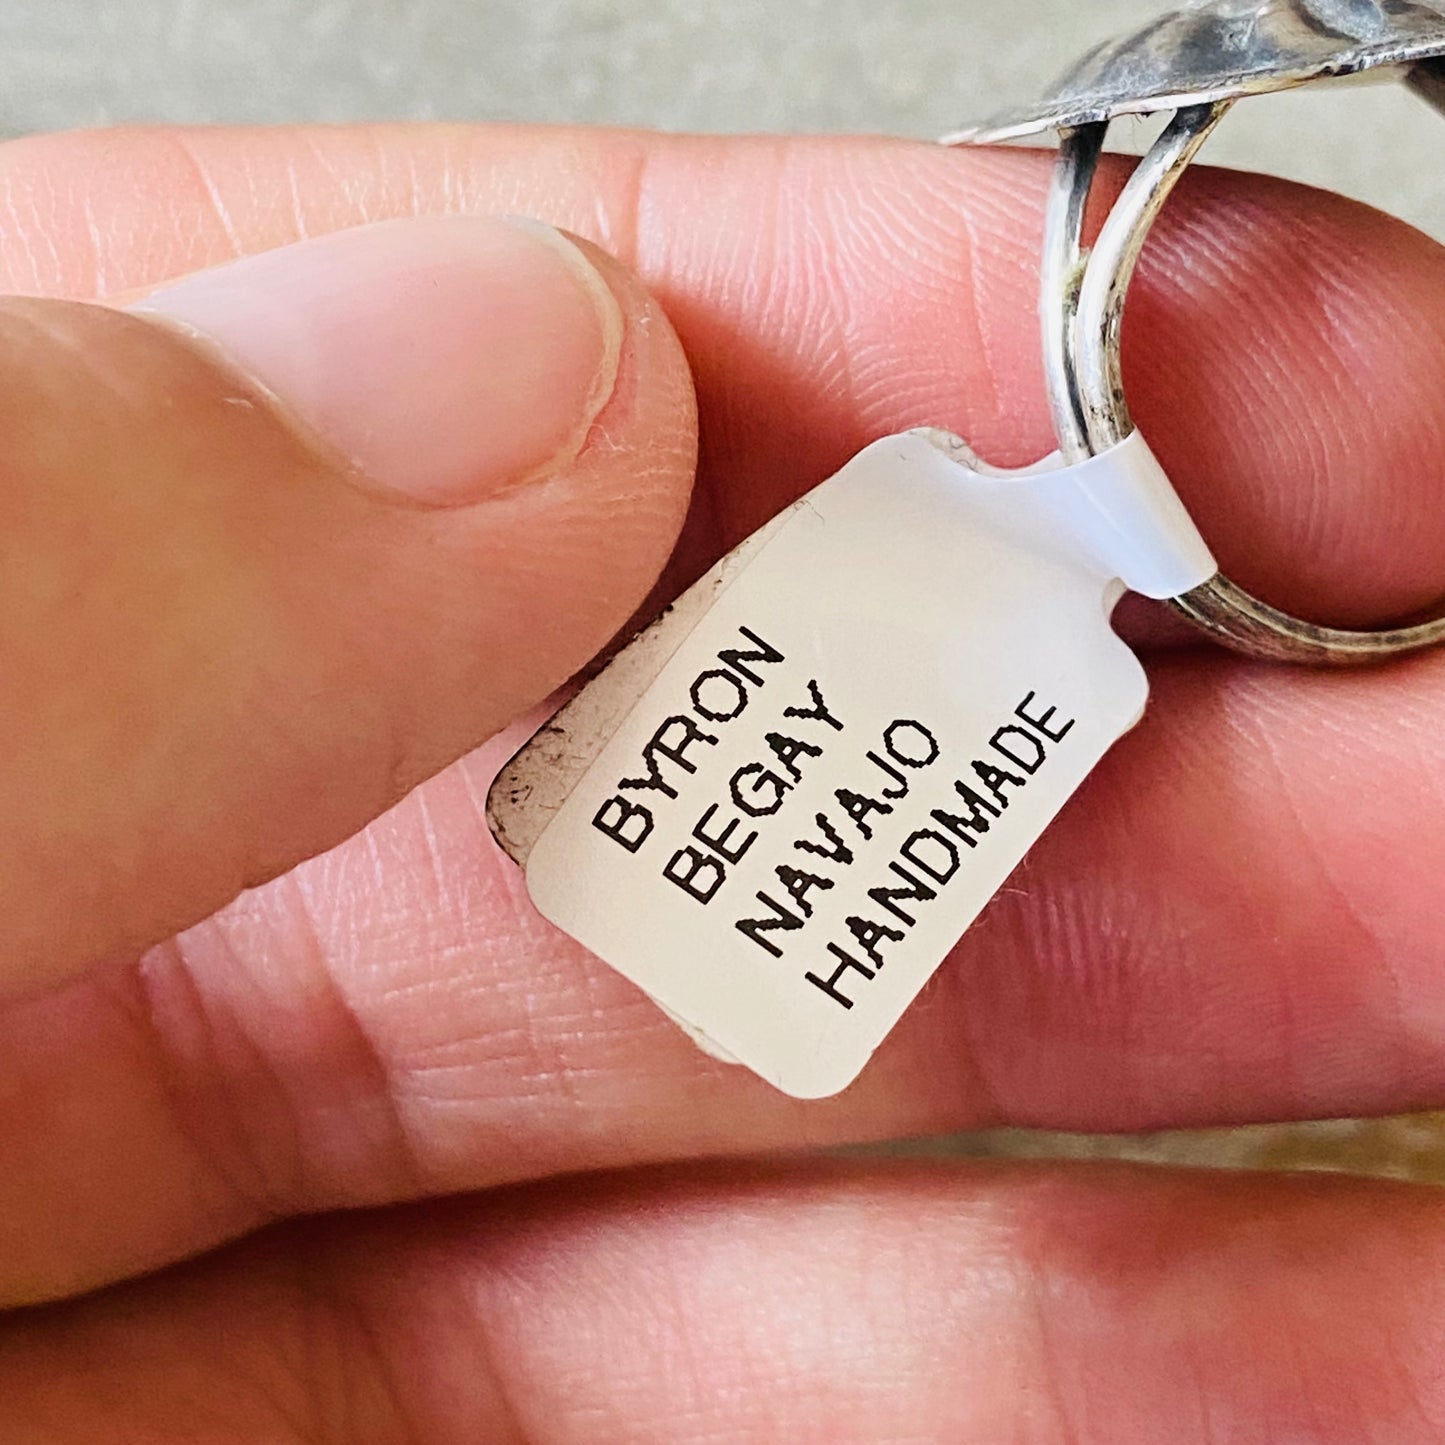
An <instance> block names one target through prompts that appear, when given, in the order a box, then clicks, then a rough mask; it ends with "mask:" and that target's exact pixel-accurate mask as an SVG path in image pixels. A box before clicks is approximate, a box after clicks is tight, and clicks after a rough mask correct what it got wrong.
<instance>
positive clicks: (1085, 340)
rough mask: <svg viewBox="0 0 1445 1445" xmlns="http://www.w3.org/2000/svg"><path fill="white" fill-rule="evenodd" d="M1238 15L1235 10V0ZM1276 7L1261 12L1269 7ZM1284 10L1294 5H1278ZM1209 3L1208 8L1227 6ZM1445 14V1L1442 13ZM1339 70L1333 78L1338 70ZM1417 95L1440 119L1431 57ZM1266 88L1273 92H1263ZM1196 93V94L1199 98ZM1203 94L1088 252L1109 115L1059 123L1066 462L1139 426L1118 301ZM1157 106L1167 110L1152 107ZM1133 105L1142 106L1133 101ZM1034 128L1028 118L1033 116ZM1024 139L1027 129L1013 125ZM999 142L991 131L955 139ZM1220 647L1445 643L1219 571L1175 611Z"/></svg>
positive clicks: (1193, 133)
mask: <svg viewBox="0 0 1445 1445" xmlns="http://www.w3.org/2000/svg"><path fill="white" fill-rule="evenodd" d="M1233 3H1234V6H1235V10H1238V9H1240V8H1241V7H1240V5H1239V3H1238V0H1233ZM1279 3H1280V0H1266V3H1263V4H1261V5H1260V6H1259V7H1258V8H1259V10H1260V11H1261V12H1263V11H1267V10H1268V11H1271V12H1273V11H1275V10H1277V9H1278V8H1279ZM1285 3H1287V4H1288V5H1290V7H1291V11H1292V10H1293V8H1294V7H1295V6H1296V5H1298V3H1300V0H1285ZM1223 4H1224V0H1215V4H1214V5H1209V6H1205V7H1202V8H1205V9H1219V8H1222V6H1223ZM1441 9H1442V10H1445V6H1442V7H1441ZM1335 73H1340V72H1339V70H1338V69H1337V70H1336V71H1335ZM1405 75H1406V78H1407V80H1408V82H1409V83H1410V85H1411V86H1412V88H1413V89H1414V90H1415V91H1416V92H1417V93H1419V94H1420V95H1421V96H1422V97H1423V98H1424V99H1425V100H1427V101H1428V102H1429V103H1430V104H1431V105H1433V106H1434V107H1435V109H1436V110H1438V111H1442V112H1445V73H1442V71H1441V69H1440V68H1439V64H1438V62H1436V63H1435V64H1433V65H1432V64H1429V63H1420V64H1416V66H1415V67H1414V68H1413V69H1411V70H1408V71H1406V72H1405ZM1261 88H1270V87H1261ZM1197 93H1198V92H1196V94H1197ZM1243 93H1247V92H1245V91H1244V90H1243V89H1242V88H1241V87H1240V86H1239V85H1238V84H1237V83H1235V84H1234V85H1233V86H1232V87H1231V91H1230V93H1227V94H1224V95H1222V96H1217V97H1209V96H1207V95H1206V96H1205V97H1204V99H1203V101H1202V103H1198V104H1182V103H1181V104H1176V105H1174V106H1171V107H1169V108H1170V109H1172V111H1173V116H1172V119H1171V121H1170V122H1169V124H1168V126H1167V127H1166V129H1165V130H1164V132H1163V133H1162V135H1161V136H1160V137H1159V139H1158V140H1157V142H1156V143H1155V144H1154V146H1153V148H1152V149H1151V150H1150V151H1149V152H1148V153H1147V154H1146V155H1145V156H1144V158H1143V159H1142V160H1141V161H1140V162H1139V164H1138V166H1137V167H1136V169H1135V170H1134V172H1133V175H1132V177H1131V178H1130V180H1129V181H1128V183H1127V185H1126V186H1125V187H1124V190H1123V192H1122V194H1121V195H1120V197H1119V199H1118V201H1117V203H1116V204H1115V206H1114V208H1113V210H1112V211H1111V213H1110V214H1109V216H1108V218H1107V220H1106V221H1105V223H1104V226H1103V229H1102V231H1101V232H1100V234H1099V237H1098V239H1097V241H1096V242H1095V244H1094V245H1093V247H1092V248H1090V249H1087V250H1086V248H1085V246H1084V218H1085V210H1086V207H1087V203H1088V200H1089V196H1090V192H1091V190H1092V187H1093V183H1094V178H1095V175H1096V172H1097V170H1098V166H1099V160H1100V156H1101V155H1102V153H1103V148H1104V141H1105V137H1106V135H1107V132H1108V129H1109V124H1110V121H1111V119H1112V118H1113V114H1117V113H1120V110H1119V107H1118V106H1117V105H1116V106H1115V107H1114V110H1113V112H1112V113H1110V112H1106V113H1104V114H1103V115H1102V118H1099V119H1093V118H1089V119H1086V120H1084V121H1083V122H1082V123H1068V122H1067V121H1065V120H1061V119H1058V118H1055V119H1054V121H1053V124H1054V126H1055V127H1056V128H1057V129H1058V130H1059V133H1060V138H1061V148H1060V154H1059V161H1058V165H1057V168H1056V170H1055V173H1054V179H1053V184H1052V187H1051V190H1050V195H1049V202H1048V210H1047V219H1046V225H1045V245H1044V260H1043V269H1042V288H1041V292H1042V320H1043V341H1044V366H1045V374H1046V377H1047V382H1048V388H1049V397H1050V404H1051V408H1052V413H1053V421H1054V427H1055V430H1056V431H1057V433H1058V439H1059V445H1060V449H1061V451H1062V453H1063V455H1064V457H1065V459H1066V460H1067V461H1070V462H1073V461H1079V460H1082V459H1084V458H1087V457H1089V456H1094V455H1097V454H1099V453H1100V452H1104V451H1107V450H1109V449H1110V448H1111V447H1113V446H1115V445H1117V444H1118V443H1119V442H1121V441H1123V440H1124V439H1125V438H1126V437H1128V436H1129V435H1130V434H1131V433H1132V432H1133V430H1134V423H1133V421H1132V419H1131V417H1130V414H1129V407H1128V403H1127V401H1126V400H1125V396H1124V385H1123V377H1122V369H1121V362H1120V336H1121V329H1122V323H1123V317H1124V309H1125V303H1126V301H1127V299H1128V294H1129V287H1130V283H1131V281H1132V280H1133V277H1134V272H1135V269H1136V267H1137V264H1138V261H1139V257H1140V254H1141V252H1142V250H1143V248H1144V244H1145V241H1146V240H1147V238H1148V235H1149V232H1150V230H1151V229H1152V227H1153V225H1154V222H1155V221H1156V220H1157V219H1158V217H1159V214H1160V212H1161V211H1162V210H1163V209H1164V207H1165V205H1166V203H1167V202H1168V200H1169V197H1170V194H1171V193H1172V191H1173V190H1174V187H1175V185H1176V184H1177V183H1178V181H1179V179H1180V177H1181V176H1182V175H1183V173H1184V171H1185V170H1186V169H1187V168H1188V166H1189V164H1190V163H1191V161H1193V159H1194V158H1195V156H1196V155H1197V154H1198V152H1199V149H1200V147H1201V146H1202V145H1203V144H1204V142H1205V141H1206V140H1207V139H1208V137H1209V136H1210V134H1211V133H1212V132H1213V130H1214V128H1215V127H1216V126H1217V125H1218V124H1219V122H1220V120H1221V119H1222V118H1223V117H1224V115H1225V114H1226V113H1227V112H1228V111H1229V109H1230V108H1231V106H1232V105H1233V104H1234V103H1235V100H1236V99H1237V98H1238V97H1239V95H1241V94H1243ZM1158 108H1161V109H1162V108H1164V107H1158ZM1134 109H1135V110H1139V111H1142V110H1145V109H1146V107H1145V106H1143V105H1139V106H1137V107H1134ZM1029 123H1030V126H1032V117H1030V118H1029ZM1017 130H1018V133H1020V134H1022V133H1026V131H1025V127H1024V126H1023V125H1020V126H1018V127H1017ZM996 138H998V135H997V131H996V129H995V130H994V132H993V133H992V134H990V133H989V131H988V128H980V130H979V131H977V132H969V133H962V134H960V135H959V136H957V137H951V138H950V140H952V141H974V140H986V139H996ZM1169 605H1170V606H1172V607H1173V608H1174V609H1175V610H1176V611H1177V612H1179V613H1181V614H1182V615H1183V616H1184V617H1186V618H1187V619H1188V620H1189V621H1190V622H1191V623H1193V624H1194V625H1195V626H1196V627H1198V628H1200V629H1202V630H1203V631H1204V632H1206V633H1208V634H1209V635H1210V636H1211V637H1213V638H1214V639H1215V640H1216V641H1218V642H1220V643H1221V644H1223V645H1224V646H1226V647H1229V648H1231V649H1233V650H1234V651H1236V652H1240V653H1243V654H1246V655H1248V656H1251V657H1255V658H1262V659H1267V660H1271V661H1276V662H1287V663H1299V664H1308V665H1313V666H1327V667H1349V666H1358V665H1362V664H1368V663H1372V662H1379V661H1383V660H1385V659H1388V658H1394V657H1400V656H1403V655H1405V654H1408V653H1412V652H1419V651H1422V650H1423V649H1426V648H1430V647H1434V646H1436V645H1438V644H1440V643H1442V642H1445V616H1442V617H1440V618H1438V619H1436V620H1434V621H1430V622H1425V623H1421V624H1418V625H1413V626H1404V627H1396V628H1390V629H1385V630H1380V631H1351V630H1346V629H1341V628H1335V627H1324V626H1320V625H1317V624H1315V623H1312V622H1307V621H1305V620H1303V619H1301V618H1298V617H1292V616H1290V615H1289V614H1287V613H1285V612H1281V611H1279V610H1278V609H1276V608H1274V607H1271V606H1270V605H1269V604H1268V603H1266V602H1263V601H1261V600H1260V599H1259V598H1257V597H1253V596H1251V595H1250V594H1249V593H1248V592H1246V591H1245V590H1244V589H1243V588H1241V587H1239V586H1237V585H1236V584H1235V583H1233V582H1231V581H1230V580H1229V579H1228V578H1227V577H1224V576H1223V575H1216V576H1215V577H1213V578H1212V579H1211V580H1210V581H1208V582H1206V583H1205V584H1204V585H1203V586H1201V587H1198V588H1196V589H1195V590H1194V591H1192V592H1188V593H1185V594H1184V595H1183V596H1181V597H1178V598H1175V599H1174V600H1173V601H1172V602H1171V603H1170V604H1169Z"/></svg>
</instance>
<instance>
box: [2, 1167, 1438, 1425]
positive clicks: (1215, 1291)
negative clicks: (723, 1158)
mask: <svg viewBox="0 0 1445 1445" xmlns="http://www.w3.org/2000/svg"><path fill="white" fill-rule="evenodd" d="M1442 1268H1445V1204H1442V1202H1441V1199H1440V1196H1439V1195H1438V1194H1437V1193H1436V1192H1434V1191H1426V1190H1417V1189H1410V1188H1405V1187H1400V1186H1386V1185H1378V1184H1362V1183H1354V1182H1345V1181H1342V1180H1333V1179H1316V1180H1309V1181H1306V1180H1303V1179H1285V1178H1272V1179H1266V1178H1248V1177H1226V1176H1218V1177H1210V1176H1207V1175H1202V1174H1196V1175H1188V1174H1167V1173H1163V1172H1143V1171H1132V1170H1127V1169H1122V1168H1118V1169H1109V1170H1077V1171H1076V1170H1068V1171H1057V1170H1052V1169H976V1168H970V1169H968V1170H956V1169H955V1170H946V1169H937V1168H928V1169H909V1170H902V1171H898V1170H890V1171H886V1172H885V1171H882V1170H877V1169H860V1168H854V1167H844V1166H839V1165H832V1166H819V1167H813V1168H810V1169H793V1170H785V1169H758V1168H753V1169H744V1170H739V1169H738V1168H737V1167H736V1166H735V1167H733V1168H731V1169H730V1170H729V1171H728V1173H727V1175H723V1174H722V1173H720V1172H714V1173H712V1174H711V1175H707V1176H704V1177H703V1178H702V1179H700V1180H698V1179H692V1180H689V1179H687V1178H684V1177H681V1176H678V1177H674V1178H671V1179H662V1180H653V1181H644V1180H638V1179H636V1178H627V1177H622V1178H619V1179H613V1180H604V1181H597V1182H593V1183H590V1184H586V1185H582V1184H575V1183H574V1184H570V1185H565V1186H556V1187H552V1188H548V1189H532V1190H527V1191H523V1192H520V1193H518V1194H515V1195H511V1196H504V1197H501V1198H498V1199H495V1200H491V1201H482V1202H471V1203H461V1204H457V1205H453V1206H450V1207H447V1208H434V1209H431V1210H415V1209H414V1210H407V1211H400V1212H394V1213H392V1214H390V1215H385V1216H380V1217H375V1218H363V1219H358V1220H354V1221H348V1222H338V1221H334V1220H333V1221H322V1222H318V1223H317V1224H315V1225H312V1226H309V1227H306V1228H304V1229H296V1228H294V1227H293V1228H291V1229H289V1230H287V1231H285V1232H284V1233H280V1234H276V1235H273V1236H271V1237H269V1238H266V1239H263V1240H261V1241H257V1242H254V1243H252V1244H251V1245H249V1246H247V1247H245V1248H242V1249H238V1250H234V1251H231V1252H228V1253H227V1254H226V1255H224V1256H222V1257H219V1258H216V1259H213V1260H210V1261H207V1262H205V1263H203V1264H201V1265H198V1266H193V1267H191V1268H188V1269H185V1270H181V1271H177V1272H174V1273H172V1274H169V1275H166V1276H162V1277H160V1278H157V1279H152V1280H149V1281H145V1282H142V1283H140V1284H136V1285H131V1286H126V1287H123V1288H120V1289H118V1290H116V1291H113V1292H112V1293H110V1294H107V1295H103V1296H99V1297H96V1298H92V1299H89V1300H85V1301H82V1302H80V1303H78V1304H74V1305H70V1306H64V1307H59V1308H54V1309H51V1310H47V1311H44V1312H38V1313H35V1314H33V1315H30V1316H28V1317H25V1316H22V1317H12V1318H11V1319H10V1321H9V1322H8V1324H7V1325H5V1326H3V1327H0V1374H3V1377H4V1379H5V1381H6V1387H7V1388H6V1392H5V1397H4V1399H3V1401H0V1422H4V1423H5V1424H7V1425H8V1426H9V1431H8V1433H9V1435H11V1436H13V1438H16V1439H22V1440H28V1439H45V1440H47V1441H53V1442H55V1445H69V1442H71V1441H74V1442H77V1445H79V1442H82V1441H84V1442H89V1441H90V1440H93V1439H96V1438H99V1437H102V1436H103V1437H104V1438H106V1439H114V1440H132V1439H134V1440H142V1439H152V1438H165V1439H179V1438H186V1439H189V1438H192V1437H199V1435H200V1433H201V1432H202V1431H203V1430H205V1429H210V1428H211V1427H212V1426H213V1424H214V1422H215V1421H217V1420H218V1419H220V1420H223V1421H224V1422H225V1431H226V1436H225V1438H227V1439H231V1438H234V1439H248V1440H249V1439H262V1438H264V1439H266V1440H269V1441H275V1442H276V1445H289V1442H293V1441H294V1442H297V1445H299V1442H301V1441H314V1440H330V1439H340V1438H342V1437H343V1435H344V1438H346V1439H347V1440H366V1441H371V1440H375V1441H389V1440H400V1439H424V1440H427V1441H432V1442H436V1445H446V1442H450V1441H457V1442H461V1441H472V1440H495V1441H514V1440H515V1441H522V1440H526V1441H528V1442H532V1445H574V1442H575V1445H584V1442H585V1445H593V1442H596V1441H599V1440H626V1441H628V1442H630V1445H649V1442H654V1441H655V1442H666V1445H690V1442H699V1445H700V1442H703V1441H707V1442H709V1445H713V1442H723V1441H738V1442H744V1441H747V1442H751V1441H758V1440H820V1441H821V1440H826V1441H829V1442H836V1445H849V1442H858V1445H864V1442H869V1445H871V1442H874V1441H879V1440H919V1441H924V1440H927V1441H945V1440H946V1441H949V1442H950V1445H973V1442H977V1445H992V1442H995V1441H999V1440H1015V1439H1027V1440H1029V1441H1030V1442H1036V1445H1050V1442H1059V1445H1063V1442H1069V1445H1095V1442H1097V1445H1135V1442H1137V1445H1154V1442H1157V1441H1160V1440H1168V1441H1170V1442H1171V1445H1192V1442H1199V1445H1206V1442H1213V1441H1218V1440H1230V1441H1238V1442H1241V1445H1243V1442H1253V1441H1260V1442H1263V1441H1277V1440H1290V1441H1298V1442H1300V1445H1346V1442H1349V1445H1354V1442H1357V1441H1361V1440H1381V1441H1385V1440H1388V1441H1389V1442H1391V1445H1412V1442H1420V1445H1424V1442H1427V1441H1428V1442H1433V1441H1436V1440H1438V1439H1439V1438H1440V1431H1441V1429H1442V1428H1445V1376H1442V1373H1441V1369H1440V1340H1439V1335H1440V1326H1439V1321H1440V1315H1441V1304H1442V1301H1441V1290H1440V1284H1439V1280H1440V1277H1441V1270H1442ZM218 1438H219V1437H218Z"/></svg>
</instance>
